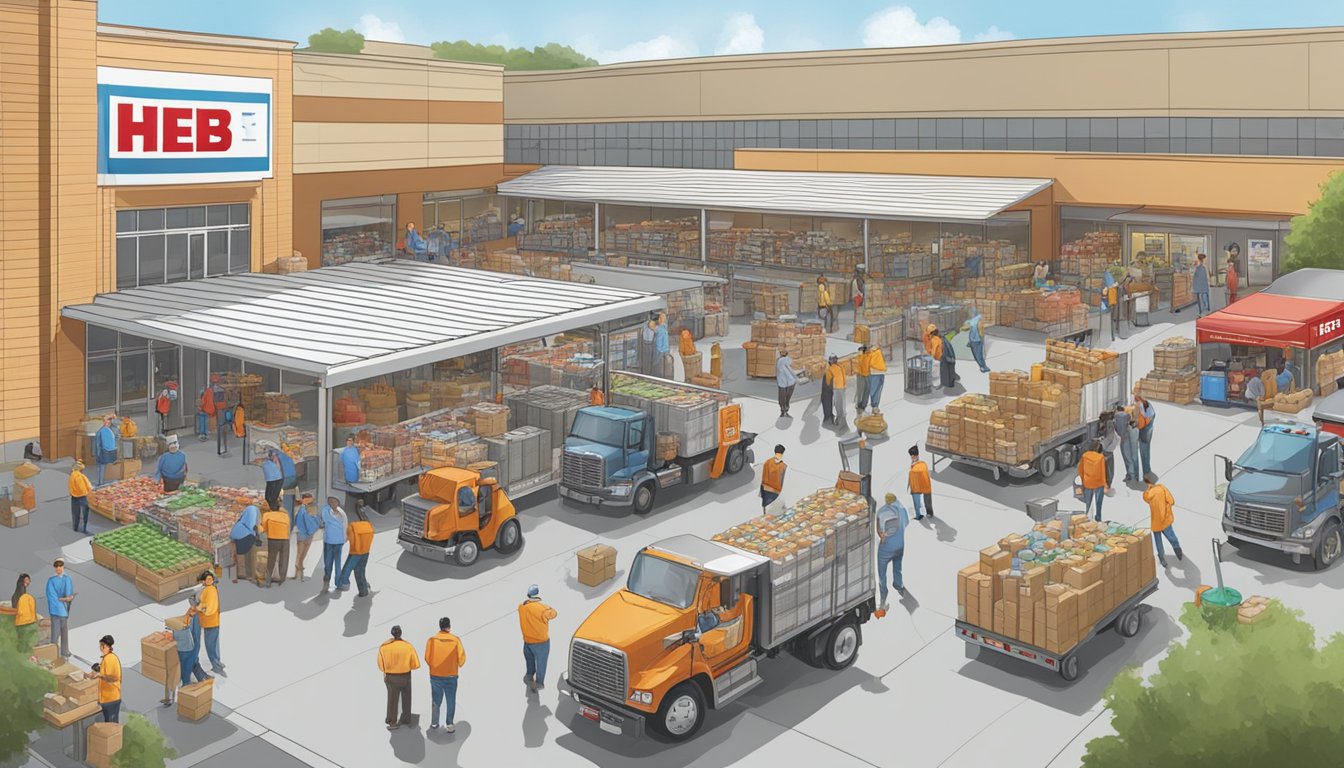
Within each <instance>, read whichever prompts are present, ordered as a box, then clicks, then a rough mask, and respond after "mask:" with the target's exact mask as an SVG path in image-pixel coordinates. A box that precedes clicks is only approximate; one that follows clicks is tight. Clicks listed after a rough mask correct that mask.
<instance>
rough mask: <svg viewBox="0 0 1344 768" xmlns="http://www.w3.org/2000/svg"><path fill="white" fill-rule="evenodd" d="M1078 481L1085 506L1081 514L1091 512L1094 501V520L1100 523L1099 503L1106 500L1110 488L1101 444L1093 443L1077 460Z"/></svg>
mask: <svg viewBox="0 0 1344 768" xmlns="http://www.w3.org/2000/svg"><path fill="white" fill-rule="evenodd" d="M1078 479H1079V480H1081V481H1082V485H1083V504H1084V505H1085V506H1086V508H1085V509H1084V510H1083V514H1087V513H1088V512H1089V511H1091V509H1092V502H1093V501H1095V502H1096V504H1097V513H1096V520H1097V522H1101V502H1102V500H1103V499H1105V498H1106V491H1108V490H1110V488H1111V486H1110V484H1109V483H1107V482H1106V455H1105V454H1103V453H1102V452H1101V443H1099V442H1096V441H1093V443H1092V444H1091V445H1089V446H1088V448H1087V450H1086V451H1084V452H1083V455H1082V456H1080V457H1079V458H1078Z"/></svg>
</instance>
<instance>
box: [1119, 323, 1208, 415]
mask: <svg viewBox="0 0 1344 768" xmlns="http://www.w3.org/2000/svg"><path fill="white" fill-rule="evenodd" d="M1195 355H1196V348H1195V340H1194V339H1187V338H1183V337H1180V336H1172V337H1171V338H1169V339H1166V340H1164V341H1163V342H1162V343H1160V344H1158V345H1157V346H1156V347H1154V348H1153V370H1152V371H1149V373H1148V375H1147V376H1144V377H1143V378H1142V379H1139V380H1138V381H1137V382H1135V384H1134V394H1136V395H1142V396H1143V397H1146V398H1148V399H1150V400H1165V401H1167V402H1172V403H1177V404H1179V405H1188V404H1190V403H1193V402H1194V401H1195V398H1196V397H1197V396H1198V395H1199V368H1198V367H1197V365H1196V360H1195Z"/></svg>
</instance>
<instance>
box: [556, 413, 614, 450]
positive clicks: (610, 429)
mask: <svg viewBox="0 0 1344 768" xmlns="http://www.w3.org/2000/svg"><path fill="white" fill-rule="evenodd" d="M569 435H570V437H577V438H579V439H580V440H587V441H588V442H590V443H600V444H601V445H612V446H615V447H617V448H620V447H621V446H622V445H623V444H624V443H623V441H624V439H625V422H623V421H612V420H611V419H604V418H602V417H601V416H595V415H593V414H591V413H582V412H580V413H578V414H576V415H575V416H574V426H573V427H571V428H570V430H569Z"/></svg>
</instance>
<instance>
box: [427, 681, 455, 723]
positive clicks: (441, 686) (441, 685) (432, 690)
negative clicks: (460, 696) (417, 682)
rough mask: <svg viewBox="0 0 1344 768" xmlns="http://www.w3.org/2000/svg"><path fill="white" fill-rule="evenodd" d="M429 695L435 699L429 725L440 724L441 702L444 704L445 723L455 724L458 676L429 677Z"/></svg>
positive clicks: (431, 708)
mask: <svg viewBox="0 0 1344 768" xmlns="http://www.w3.org/2000/svg"><path fill="white" fill-rule="evenodd" d="M429 695H430V696H431V697H432V699H433V704H432V706H431V707H430V715H429V723H430V725H433V724H435V723H437V722H439V702H440V701H442V702H443V704H444V711H443V722H445V723H447V724H448V725H452V724H453V715H456V714H457V675H452V676H451V677H435V676H433V675H430V676H429Z"/></svg>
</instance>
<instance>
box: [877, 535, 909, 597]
mask: <svg viewBox="0 0 1344 768" xmlns="http://www.w3.org/2000/svg"><path fill="white" fill-rule="evenodd" d="M904 559H905V549H904V548H901V549H897V550H894V551H892V552H884V551H882V550H881V549H879V550H877V586H878V587H880V588H881V590H882V604H883V605H885V604H886V602H887V563H891V586H893V587H895V588H897V589H899V590H902V591H903V590H904V589H905V581H904V580H903V579H902V578H901V561H902V560H904Z"/></svg>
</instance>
